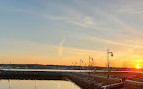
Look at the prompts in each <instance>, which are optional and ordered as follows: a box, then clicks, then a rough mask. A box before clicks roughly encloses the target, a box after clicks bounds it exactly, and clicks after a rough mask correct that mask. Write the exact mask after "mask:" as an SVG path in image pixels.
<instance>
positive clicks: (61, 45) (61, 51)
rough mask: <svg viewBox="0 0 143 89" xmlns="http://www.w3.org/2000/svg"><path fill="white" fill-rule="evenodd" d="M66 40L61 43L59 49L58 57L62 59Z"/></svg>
mask: <svg viewBox="0 0 143 89" xmlns="http://www.w3.org/2000/svg"><path fill="white" fill-rule="evenodd" d="M65 41H66V39H65V38H64V39H63V40H62V41H61V42H60V43H59V47H58V55H59V56H60V57H62V55H63V45H64V43H65Z"/></svg>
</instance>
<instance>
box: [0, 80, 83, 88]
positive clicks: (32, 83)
mask: <svg viewBox="0 0 143 89" xmlns="http://www.w3.org/2000/svg"><path fill="white" fill-rule="evenodd" d="M0 89H81V88H80V87H79V86H77V85H76V84H74V83H73V82H70V81H63V80H0Z"/></svg>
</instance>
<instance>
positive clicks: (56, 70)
mask: <svg viewBox="0 0 143 89" xmlns="http://www.w3.org/2000/svg"><path fill="white" fill-rule="evenodd" d="M3 70H7V71H50V72H91V71H92V72H93V71H94V70H60V69H3Z"/></svg>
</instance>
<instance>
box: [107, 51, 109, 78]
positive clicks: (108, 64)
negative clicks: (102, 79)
mask: <svg viewBox="0 0 143 89" xmlns="http://www.w3.org/2000/svg"><path fill="white" fill-rule="evenodd" d="M107 63H108V77H107V78H109V49H107Z"/></svg>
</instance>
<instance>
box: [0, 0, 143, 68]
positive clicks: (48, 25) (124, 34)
mask: <svg viewBox="0 0 143 89" xmlns="http://www.w3.org/2000/svg"><path fill="white" fill-rule="evenodd" d="M142 38H143V1H142V0H2V1H1V2H0V64H1V63H4V64H8V63H10V62H11V63H14V64H34V63H38V64H45V65H46V64H62V65H79V62H80V59H81V60H83V63H82V65H88V64H89V63H88V61H89V56H90V57H92V58H93V59H94V60H93V62H92V63H93V65H94V66H107V49H110V51H112V52H113V53H114V56H113V57H110V65H111V66H113V67H135V66H143V65H142V64H143V39H142ZM76 62H77V63H78V64H76Z"/></svg>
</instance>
